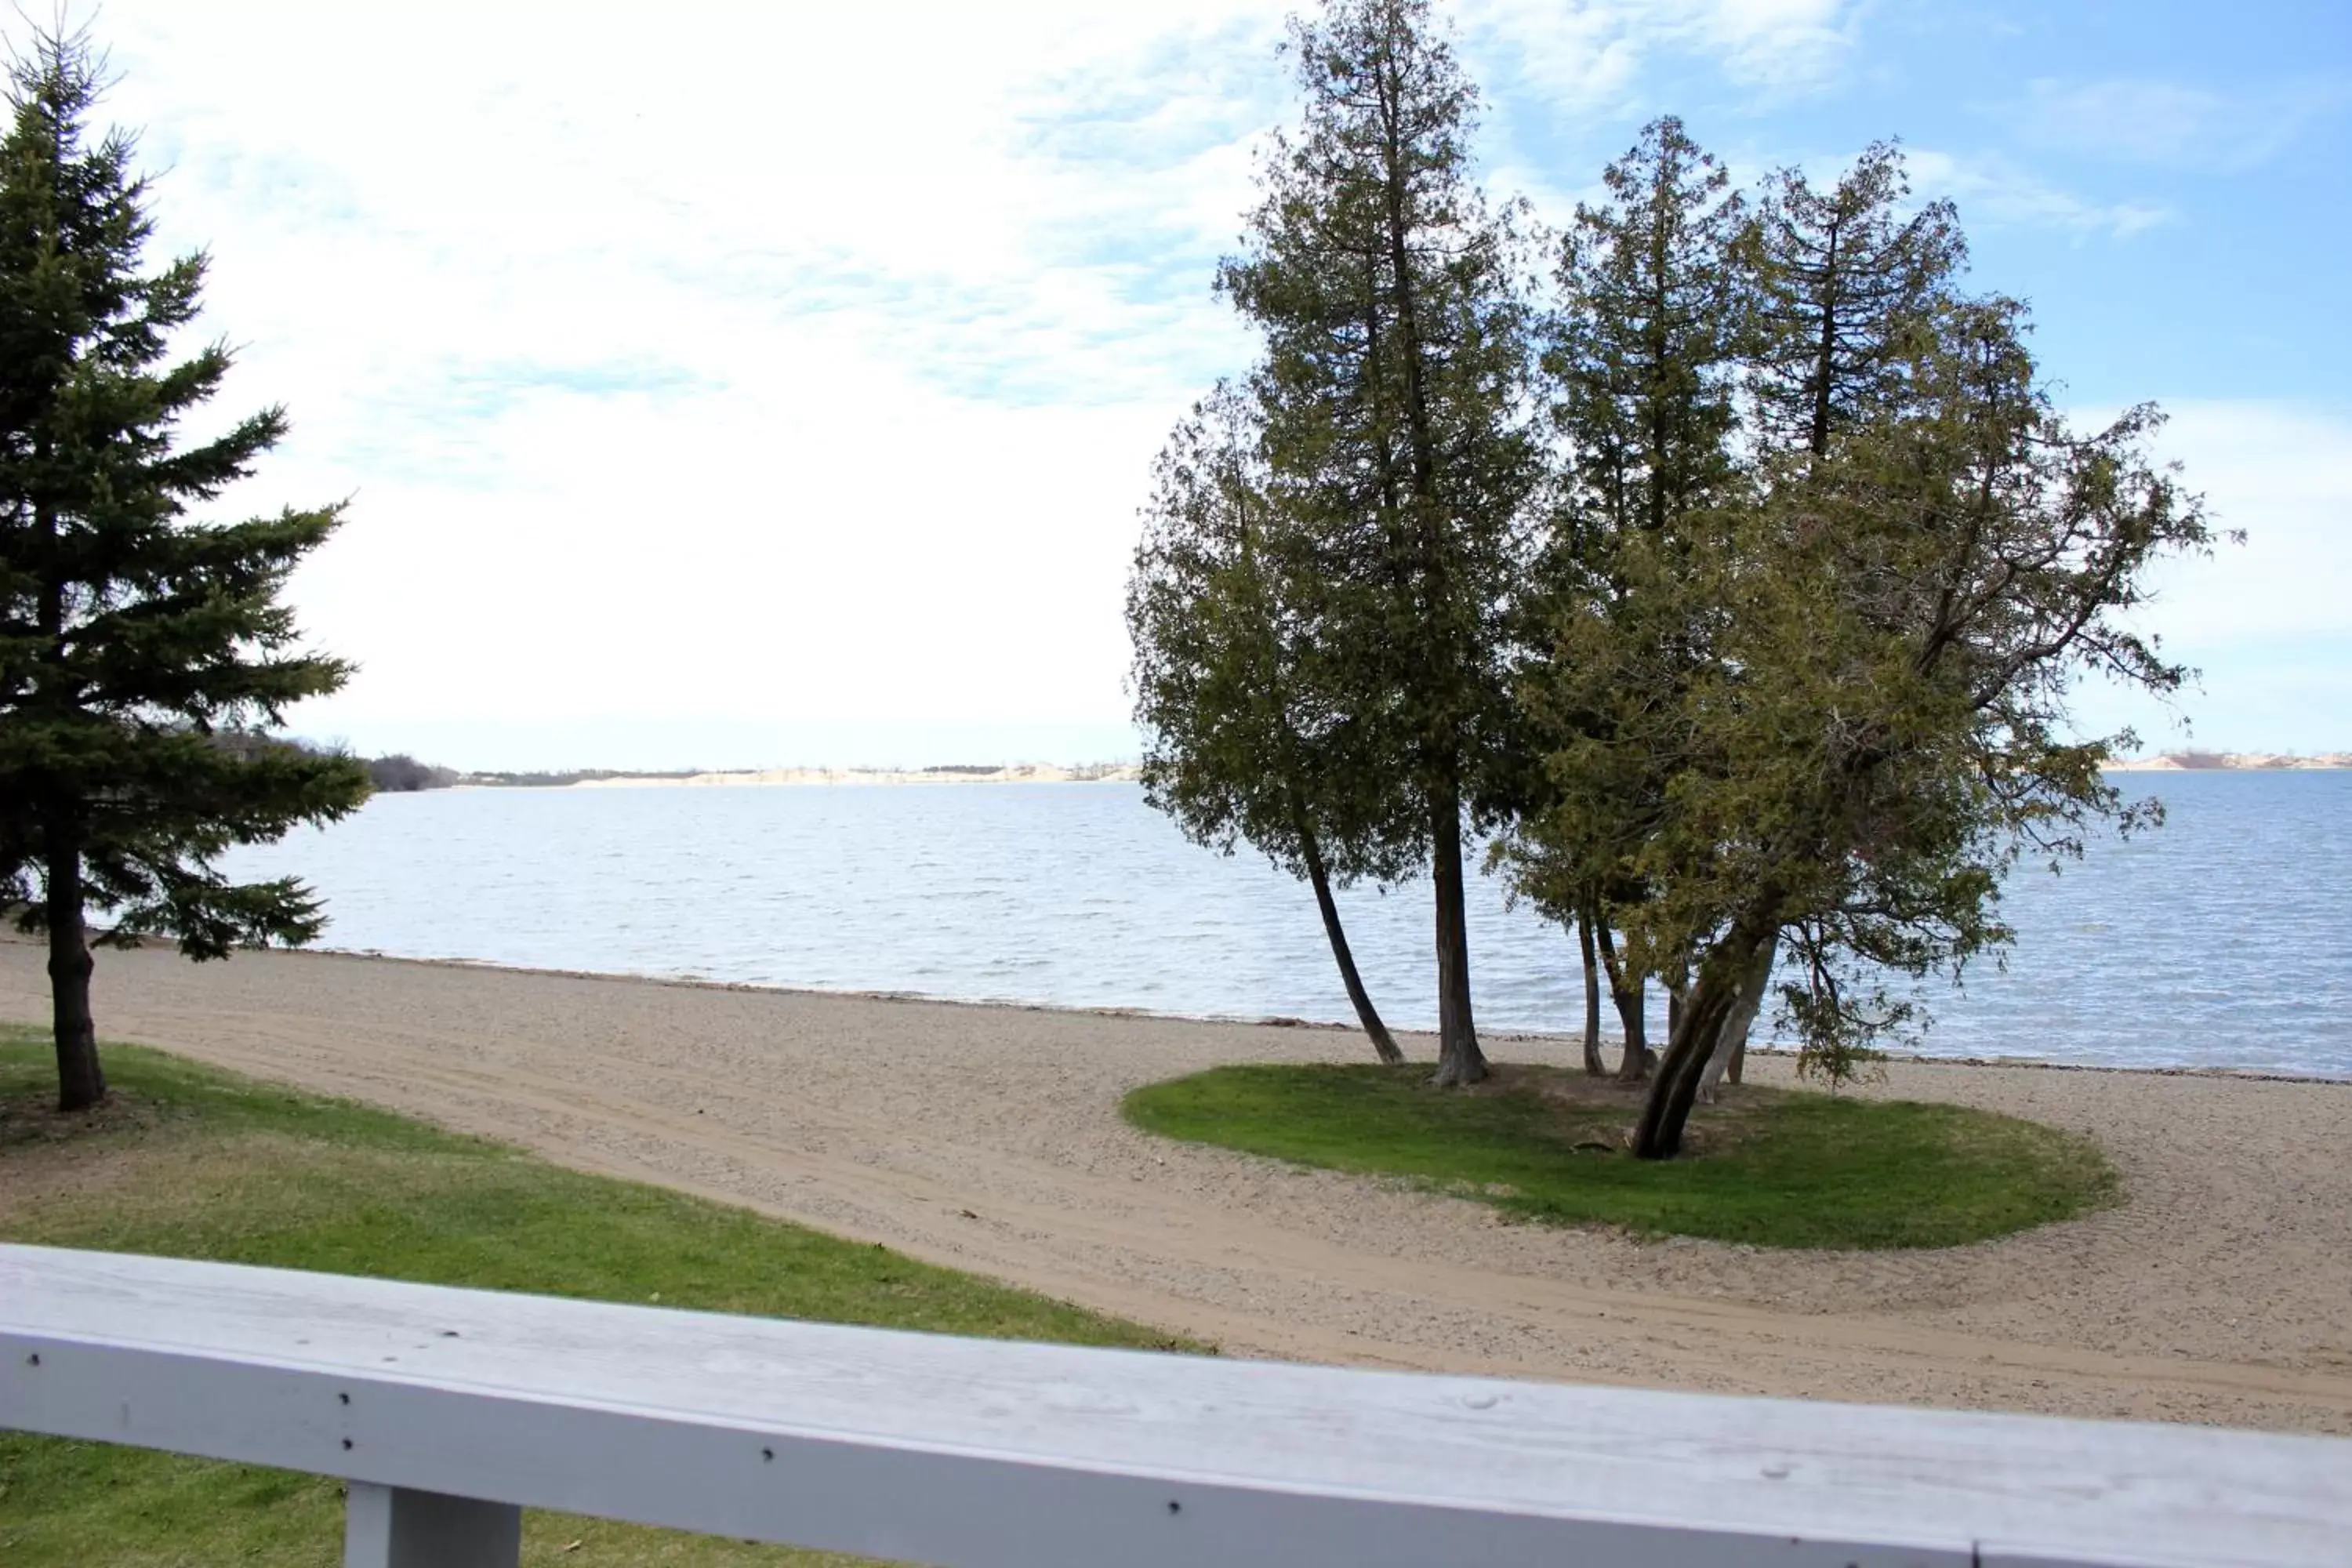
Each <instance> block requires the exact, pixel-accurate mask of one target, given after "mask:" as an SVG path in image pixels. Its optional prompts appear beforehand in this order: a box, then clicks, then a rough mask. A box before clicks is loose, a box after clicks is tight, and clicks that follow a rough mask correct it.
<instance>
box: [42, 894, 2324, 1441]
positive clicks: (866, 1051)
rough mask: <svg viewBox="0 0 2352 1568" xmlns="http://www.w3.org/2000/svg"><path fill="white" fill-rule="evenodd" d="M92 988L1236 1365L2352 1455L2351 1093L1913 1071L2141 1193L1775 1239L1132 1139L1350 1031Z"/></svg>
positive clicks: (111, 1031)
mask: <svg viewBox="0 0 2352 1568" xmlns="http://www.w3.org/2000/svg"><path fill="white" fill-rule="evenodd" d="M41 964H42V953H41V952H40V950H39V949H37V948H36V947H34V946H31V945H29V944H27V943H26V942H22V941H19V940H14V939H11V940H7V941H5V942H0V1016H5V1017H6V1018H9V1019H12V1020H16V1021H20V1022H25V1023H30V1024H41V1023H45V1022H46V1019H47V982H46V977H45V976H44V974H43V973H42V966H41ZM96 1001H97V1007H98V1014H99V1022H100V1033H101V1035H102V1036H104V1037H108V1038H115V1039H127V1040H136V1041H141V1042H144V1043H149V1044H152V1045H156V1046H161V1047H167V1048H170V1049H173V1050H177V1051H181V1052H184V1053H185V1054H187V1055H189V1056H192V1057H195V1058H201V1059H203V1060H205V1061H209V1062H214V1063H217V1064H219V1065H221V1066H224V1067H229V1068H236V1069H238V1070H241V1071H245V1072H248V1073H253V1074H256V1075H259V1076H263V1077H268V1078H272V1079H281V1080H284V1081H287V1082H289V1083H295V1084H299V1085H301V1086H303V1087H305V1088H308V1089H314V1090H320V1091H324V1092H331V1093H336V1094H343V1095H350V1096H353V1097H356V1098H358V1099H362V1100H370V1101H373V1102H375V1103H377V1104H381V1105H384V1106H389V1107H392V1108H394V1109H397V1110H404V1111H408V1112H411V1113H414V1114H416V1115H419V1116H423V1117H425V1118H427V1119H429V1120H432V1121H437V1122H440V1123H442V1124H445V1125H447V1126H450V1127H454V1128H458V1129H463V1130H465V1131H473V1132H479V1133H483V1134H487V1135H489V1136H492V1137H496V1138H500V1139H505V1140H508V1141H510V1142H516V1143H520V1144H522V1145H525V1146H527V1147H529V1148H530V1149H533V1150H535V1151H537V1152H541V1153H542V1154H544V1155H546V1156H548V1157H550V1158H551V1159H554V1160H557V1161H560V1162H562V1163H566V1164H570V1165H574V1166H577V1167H580V1168H582V1169H585V1170H592V1171H597V1172H604V1173H613V1174H617V1175H623V1176H628V1177H635V1178H639V1179H644V1180H649V1181H656V1182H661V1183H665V1184H669V1185H672V1186H676V1187H681V1188H685V1189H688V1190H690V1191H694V1192H698V1193H701V1194H708V1195H711V1196H715V1197H719V1198H723V1199H726V1200H728V1201H731V1202H736V1203H740V1204H745V1205H750V1206H751V1207H753V1208H756V1209H759V1210H761V1211H763V1212H766V1213H769V1214H772V1215H780V1216H782V1217H785V1218H789V1219H794V1220H799V1221H803V1222H805V1223H807V1224H810V1225H814V1226H820V1227H822V1228H824V1229H826V1230H830V1231H833V1232H835V1233H838V1234H841V1235H845V1236H849V1237H857V1238H860V1239H864V1240H870V1241H875V1242H879V1243H883V1244H886V1245H887V1246H890V1247H897V1248H899V1249H901V1250H903V1251H906V1252H908V1253H911V1254H914V1255H916V1256H918V1257H920V1258H928V1259H930V1260H933V1261H936V1262H940V1263H945V1264H949V1265H952V1266H955V1267H958V1268H969V1269H972V1270H975V1271H978V1272H981V1273H984V1274H989V1275H992V1276H995V1277H998V1278H1001V1279H1008V1280H1011V1281H1013V1282H1015V1283H1018V1284H1021V1285H1024V1286H1028V1287H1031V1288H1033V1289H1040V1290H1044V1291H1046V1292H1049V1293H1051V1294H1054V1295H1056V1296H1060V1297H1063V1298H1066V1299H1068V1300H1074V1301H1078V1302H1081V1303H1084V1304H1086V1305H1087V1306H1091V1307H1097V1308H1101V1309H1104V1310H1111V1311H1115V1312H1119V1313H1123V1314H1126V1315H1128V1316H1130V1317H1133V1318H1137V1319H1139V1320H1142V1321H1147V1322H1150V1323H1153V1324H1156V1325H1159V1326H1161V1327H1163V1328H1166V1329H1169V1330H1171V1331H1181V1332H1185V1333H1190V1334H1193V1335H1197V1336H1200V1337H1202V1338H1206V1339H1209V1340H1213V1341H1215V1342H1218V1343H1219V1345H1220V1346H1221V1347H1222V1348H1223V1350H1224V1352H1226V1353H1228V1354H1233V1355H1262V1356H1277V1357H1287V1358H1299V1359H1307V1360H1315V1361H1326V1362H1345V1363H1363V1364H1370V1365H1381V1366H1391V1367H1415V1368H1428V1369H1444V1370H1457V1371H1478V1372H1490V1373H1504V1374H1507V1375H1515V1376H1528V1377H1539V1378H1551V1379H1565V1380H1578V1381H1591V1382H1605V1383H1622V1384H1650V1385H1657V1386H1669V1387H1677V1388H1693V1389H1707V1390H1717V1391H1727V1392H1745V1393H1758V1394H1790V1395H1802V1396H1814V1397H1823V1398H1838V1399H1858V1400H1868V1401H1875V1402H1907V1403H1920V1404H1933V1405H1958V1406H1975V1407H1982V1408H1999V1409H2011V1410H2026V1411H2042V1412H2048V1413H2053V1414H2069V1415H2113V1416H2135V1417H2143V1418H2153V1419H2172V1420H2189V1421H2211V1422H2223V1423H2229V1424H2232V1425H2240V1426H2265V1427H2274V1428H2282V1429H2294V1430H2306V1431H2325V1432H2336V1433H2346V1434H2352V1158H2347V1149H2352V1084H2340V1083H2318V1082H2294V1081H2278V1080H2255V1079H2228V1078H2219V1077H2210V1076H2200V1075H2169V1074H2158V1073H2138V1072H2094V1071H2063V1070H2052V1069H2040V1068H2027V1067H1979V1066H1958V1065H1949V1064H1936V1063H1912V1062H1898V1063H1895V1064H1892V1065H1891V1067H1890V1070H1889V1072H1888V1074H1887V1077H1886V1079H1885V1082H1884V1083H1883V1084H1881V1085H1879V1086H1876V1087H1874V1088H1873V1089H1869V1090H1867V1091H1866V1092H1871V1093H1883V1094H1895V1095H1901V1096H1907V1097H1911V1098H1917V1099H1933V1100H1952V1101H1955V1102H1959V1103H1965V1104H1969V1105H1977V1106H1983V1107H1986V1108H1989V1109H1992V1110H2003V1111H2010V1112H2014V1113H2017V1114H2020V1115H2024V1116H2030V1117H2035V1118H2038V1119H2040V1120H2042V1121H2049V1122H2053V1123H2054V1124H2057V1125H2061V1126H2066V1127H2073V1128H2076V1129H2079V1130H2081V1131H2087V1132H2090V1133H2092V1134H2093V1135H2095V1136H2096V1137H2097V1138H2098V1139H2099V1140H2100V1141H2101V1142H2103V1143H2104V1144H2105V1147H2106V1148H2107V1150H2108V1152H2109V1153H2110V1154H2111V1156H2112V1158H2113V1159H2114V1161H2115V1163H2116V1166H2117V1168H2118V1170H2119V1171H2120V1172H2121V1173H2122V1176H2123V1180H2124V1183H2125V1186H2126V1201H2125V1202H2124V1204H2123V1205H2121V1206H2119V1207H2117V1208H2114V1209H2111V1210H2108V1211H2105V1212H2103V1213H2100V1214H2097V1215H2091V1216H2089V1217H2086V1218H2084V1219H2081V1220H2077V1221H2073V1222H2069V1223H2067V1224H2063V1225H2059V1226H2049V1227H2045V1228H2043V1229H2042V1230H2039V1231H2035V1232H2032V1233H2029V1234H2027V1235H2024V1236H2020V1237H2011V1238H2008V1239H2006V1240H2001V1241H1997V1242H1989V1243H1984V1244H1980V1245H1978V1246H1973V1247H1962V1248H1955V1249H1951V1250H1947V1251H1940V1252H1915V1253H1874V1254H1843V1253H1772V1252H1762V1251H1757V1250H1753V1249H1748V1248H1742V1247H1727V1246H1723V1245H1720V1244H1716V1243H1710V1242H1699V1241H1689V1240H1675V1241H1665V1242H1654V1241H1653V1242H1642V1241H1634V1240H1630V1239H1627V1238H1625V1237H1620V1236H1617V1235H1613V1234H1608V1233H1602V1232H1597V1231H1563V1230H1552V1229H1545V1228H1539V1227H1537V1226H1526V1225H1514V1224H1510V1223H1507V1222H1505V1221H1503V1220H1502V1219H1500V1218H1499V1217H1498V1216H1497V1215H1496V1214H1495V1213H1494V1212H1493V1211H1491V1210H1489V1209H1486V1208H1485V1207H1483V1206H1480V1205H1473V1204H1469V1203H1465V1202H1463V1201H1460V1200H1455V1199H1451V1198H1445V1197H1440V1196H1434V1195H1431V1194H1420V1193H1414V1192H1410V1191H1405V1190H1401V1189H1398V1188H1395V1187H1391V1186H1383V1185H1381V1184H1373V1183H1370V1182H1367V1181H1363V1180H1360V1179H1356V1178H1349V1177H1342V1176H1339V1175H1335V1174H1331V1173H1320V1172H1309V1171H1298V1170H1293V1169H1290V1168H1288V1167H1286V1166H1281V1165H1277V1164H1275V1163H1268V1162H1262V1161H1257V1160H1254V1159H1250V1158H1246V1157H1244V1156H1241V1155H1237V1154H1232V1153H1228V1152H1223V1151H1217V1150H1210V1149H1202V1148H1195V1147H1190V1146H1184V1145H1177V1144H1171V1143H1165V1142H1159V1141H1156V1140H1153V1139H1150V1138H1147V1137H1145V1136H1144V1135H1143V1134H1141V1133H1139V1132H1136V1131H1132V1130H1131V1129H1129V1128H1128V1127H1127V1126H1126V1125H1125V1124H1123V1123H1122V1122H1121V1121H1119V1119H1118V1114H1117V1105H1118V1099H1119V1096H1120V1095H1121V1094H1122V1093H1124V1092H1125V1091H1126V1090H1127V1089H1129V1088H1131V1087H1133V1086H1135V1085H1137V1084H1139V1083H1143V1082H1147V1081H1150V1080H1151V1079H1160V1078H1168V1077H1172V1076H1175V1075H1177V1074H1181V1073H1185V1072H1190V1071H1192V1070H1195V1069H1197V1068H1203V1067H1207V1066H1211V1065H1213V1064H1216V1063H1220V1062H1233V1061H1306V1060H1357V1059H1362V1058H1365V1056H1366V1055H1367V1053H1366V1052H1365V1051H1364V1049H1363V1047H1362V1046H1361V1043H1360V1041H1359V1040H1358V1039H1357V1038H1356V1037H1354V1036H1352V1035H1351V1034H1348V1033H1344V1032H1340V1031H1337V1030H1327V1029H1307V1028H1287V1027H1280V1026H1253V1025H1233V1024H1207V1023H1191V1022H1183V1021H1178V1020H1171V1019H1160V1018H1146V1017H1135V1016H1117V1015H1098V1014H1086V1013H1070V1012H1051V1011H1040V1010H1030V1009H1024V1008H1013V1007H981V1006H963V1005H950V1004H940V1003H924V1002H908V1001H896V1000H886V999H877V998H868V997H847V996H825V995H814V994H803V993H788V992H773V991H756V990H741V989H730V988H725V987H719V986H707V985H690V984H666V983H659V982H653V981H644V980H628V979H614V978H601V977H593V976H579V975H563V974H550V973H530V972H516V971H503V970H492V969H485V968H476V967H469V966H463V965H445V964H428V963H405V962H401V961H396V960H387V959H373V958H358V957H343V956H337V955H330V954H299V953H278V952H271V953H253V954H247V955H242V956H239V957H238V958H236V959H235V960H234V961H232V962H230V963H226V964H207V965H203V966H196V965H192V964H189V963H186V962H184V960H181V959H180V958H178V957H177V956H176V955H174V954H173V953H172V952H168V951H165V950H155V949H151V950H147V951H142V952H127V953H118V952H107V953H102V954H101V955H100V971H99V975H98V982H97V996H96ZM1414 1047H1418V1053H1419V1054H1421V1055H1423V1056H1424V1057H1425V1056H1427V1055H1428V1054H1429V1047H1428V1045H1427V1042H1425V1041H1419V1042H1410V1043H1409V1046H1408V1048H1414ZM1489 1050H1490V1053H1491V1054H1493V1055H1494V1056H1495V1057H1496V1058H1498V1059H1502V1060H1510V1059H1524V1060H1534V1059H1540V1060H1550V1061H1559V1060H1561V1059H1563V1051H1562V1049H1561V1047H1559V1045H1558V1044H1557V1043H1553V1042H1545V1041H1529V1040H1494V1041H1490V1042H1489ZM1786 1071H1787V1068H1786V1065H1785V1063H1780V1062H1773V1061H1768V1062H1766V1063H1765V1064H1763V1072H1762V1073H1761V1074H1760V1075H1759V1077H1762V1078H1766V1079H1769V1078H1772V1077H1777V1076H1783V1075H1785V1073H1786Z"/></svg>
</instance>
